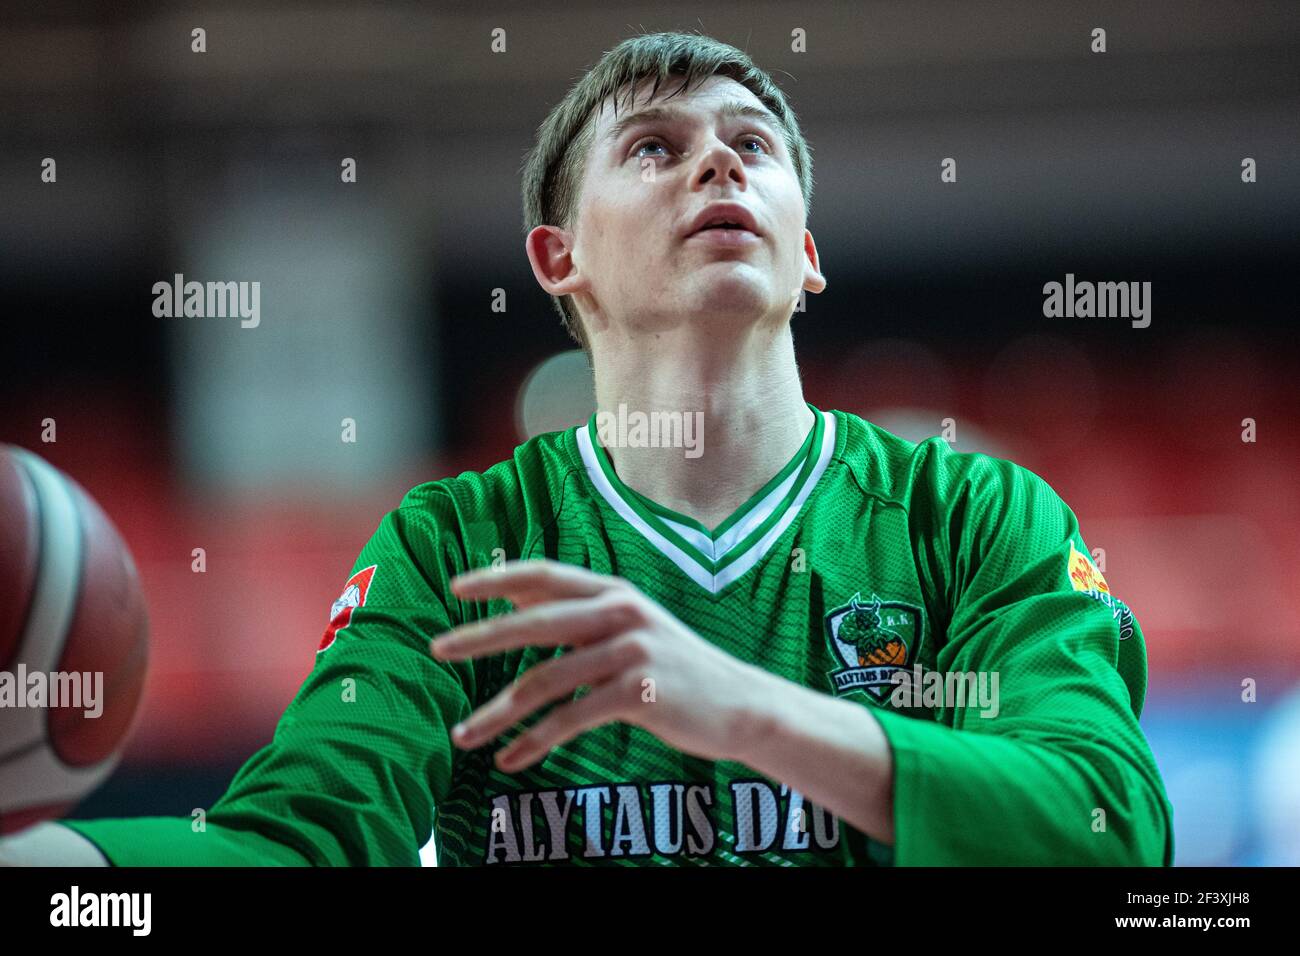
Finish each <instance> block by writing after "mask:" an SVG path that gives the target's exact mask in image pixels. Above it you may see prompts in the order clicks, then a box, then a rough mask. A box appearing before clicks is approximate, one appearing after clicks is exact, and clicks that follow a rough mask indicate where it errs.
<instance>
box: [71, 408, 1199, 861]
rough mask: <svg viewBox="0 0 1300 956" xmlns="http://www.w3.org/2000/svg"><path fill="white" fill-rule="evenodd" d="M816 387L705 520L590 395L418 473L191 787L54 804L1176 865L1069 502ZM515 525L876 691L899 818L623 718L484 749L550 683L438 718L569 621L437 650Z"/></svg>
mask: <svg viewBox="0 0 1300 956" xmlns="http://www.w3.org/2000/svg"><path fill="white" fill-rule="evenodd" d="M810 407H811V406H810ZM814 412H815V415H814V418H815V424H814V426H813V427H812V428H811V430H810V432H809V434H808V437H807V439H806V441H805V442H804V445H803V447H802V448H801V449H800V450H799V452H798V454H796V455H795V456H794V458H792V459H791V461H790V462H789V463H788V464H787V465H786V466H785V467H784V468H783V469H782V471H781V472H780V473H779V474H777V475H775V476H773V478H772V479H771V481H769V482H768V483H767V484H766V485H765V486H764V487H763V488H761V489H760V490H759V491H758V492H757V493H755V495H754V496H753V497H752V498H751V499H750V500H749V501H748V502H746V504H745V505H743V506H742V507H741V508H740V509H738V510H737V511H736V512H735V513H734V514H733V515H732V516H731V517H730V518H728V519H727V520H726V521H725V522H724V523H723V524H722V525H720V526H719V527H717V528H715V529H712V530H710V529H708V528H705V527H704V526H702V525H700V524H699V523H698V522H695V521H693V520H692V519H690V518H688V517H686V516H684V515H681V514H677V513H674V512H673V511H671V510H669V509H667V508H664V507H661V506H659V505H658V504H656V503H655V502H653V501H651V500H649V499H648V498H645V497H644V496H642V495H640V494H638V493H637V492H635V491H633V490H632V489H631V488H629V487H627V486H626V485H624V484H623V483H622V482H621V481H620V479H619V477H618V475H617V473H616V472H615V470H614V468H613V465H612V462H611V460H610V458H609V456H608V453H607V451H606V447H604V446H608V445H610V444H612V443H613V441H615V440H623V441H635V440H637V435H636V434H633V433H628V434H622V433H620V435H619V436H617V437H616V436H614V435H613V434H612V428H613V426H612V425H611V423H610V422H609V421H607V420H603V419H602V420H601V421H599V422H598V420H597V416H593V417H592V420H591V421H590V422H589V423H587V424H586V425H584V426H580V427H577V428H574V429H570V430H566V431H560V432H551V433H548V434H544V435H540V436H537V437H535V438H533V439H531V440H529V441H527V442H526V443H524V444H523V445H521V446H519V447H518V448H517V449H516V450H515V452H514V455H513V457H512V458H511V459H510V460H508V461H504V462H502V463H500V464H497V465H495V466H494V467H491V468H489V469H487V470H486V471H484V472H482V473H474V472H467V473H464V474H461V475H459V476H458V477H455V478H447V479H443V480H439V481H432V482H428V483H425V484H422V485H419V486H417V487H416V488H414V489H412V490H411V491H410V492H408V493H407V495H406V496H405V497H404V499H403V500H402V502H401V503H400V505H399V507H398V508H397V509H396V510H394V511H392V512H390V513H388V514H387V515H386V516H385V517H384V518H383V519H382V521H381V522H380V524H379V527H378V529H377V530H376V532H375V534H374V535H373V537H372V538H371V539H370V540H369V542H368V543H367V544H366V545H365V546H364V548H363V549H362V551H361V554H360V556H359V557H358V559H357V562H356V564H355V566H354V567H353V569H352V575H351V577H350V579H349V580H348V581H347V583H346V586H345V588H344V591H343V594H342V596H341V597H340V598H339V600H338V601H337V602H335V604H334V607H333V609H332V611H331V615H330V618H329V626H328V629H327V631H326V633H325V636H324V638H323V639H322V641H321V648H320V650H318V652H317V656H316V660H315V665H314V667H313V669H312V671H311V673H310V674H309V676H308V677H307V679H306V680H305V682H304V683H303V685H302V686H301V688H300V689H299V691H298V693H297V694H296V696H295V697H294V699H293V701H292V703H291V704H290V706H289V707H288V709H287V710H286V711H285V713H284V715H283V717H282V719H281V720H280V722H279V724H278V726H277V727H276V730H275V734H274V738H273V739H272V741H271V742H270V743H269V744H267V745H266V746H265V747H263V748H262V749H261V750H259V751H258V752H257V753H255V754H254V755H253V756H252V757H251V758H250V759H249V760H248V762H247V763H246V764H245V765H244V766H243V767H242V768H241V770H240V771H239V773H238V774H237V775H236V776H235V778H234V780H233V781H232V783H231V785H230V787H229V789H228V790H227V792H226V793H225V794H224V795H223V796H222V797H221V799H220V800H219V801H218V802H217V803H216V804H215V805H214V806H212V807H211V808H210V810H209V811H208V812H207V814H206V818H205V819H189V818H167V817H144V818H136V819H117V820H95V821H69V822H68V823H67V825H68V826H71V827H72V828H73V829H75V830H77V831H78V832H80V833H82V834H83V835H85V836H86V837H88V838H89V839H91V840H92V841H93V842H94V843H95V844H96V845H98V846H99V847H100V849H101V850H102V851H103V852H104V854H105V855H106V856H107V857H108V859H109V860H110V862H112V863H113V864H115V865H189V864H195V865H227V864H229V865H246V864H285V865H303V864H316V865H329V864H376V865H377V864H407V865H415V864H418V863H419V860H420V855H419V850H420V848H421V846H422V845H423V844H425V843H426V842H427V841H429V840H430V838H431V837H432V840H433V842H434V845H435V848H436V852H437V859H438V864H439V865H442V866H457V865H488V866H508V865H575V866H592V865H613V866H632V865H647V864H648V865H721V866H738V865H773V866H843V865H951V864H958V865H959V864H1138V865H1171V864H1172V861H1173V836H1172V809H1171V807H1170V805H1169V802H1168V799H1167V797H1166V794H1165V791H1164V787H1163V784H1162V781H1161V778H1160V774H1159V771H1158V770H1157V767H1156V764H1155V761H1154V759H1153V757H1152V754H1151V752H1150V749H1149V747H1148V745H1147V742H1146V740H1145V738H1144V736H1143V734H1142V731H1141V729H1140V727H1139V724H1138V719H1139V717H1140V715H1141V711H1142V704H1143V698H1144V695H1145V691H1146V651H1145V646H1144V642H1143V637H1142V632H1141V629H1140V627H1139V625H1138V623H1137V621H1136V619H1135V618H1134V616H1133V614H1132V612H1131V611H1130V610H1129V608H1128V607H1127V606H1126V605H1125V604H1124V602H1122V601H1120V600H1119V599H1118V598H1117V597H1115V596H1114V595H1112V594H1111V592H1110V589H1109V587H1108V586H1107V584H1106V582H1105V579H1104V577H1103V576H1102V574H1101V573H1100V571H1099V570H1098V569H1097V567H1096V566H1095V565H1094V563H1093V561H1092V560H1091V558H1090V556H1089V552H1088V550H1087V547H1086V545H1085V544H1084V541H1083V539H1082V537H1081V536H1080V532H1079V528H1078V524H1077V521H1076V519H1075V516H1074V514H1073V513H1072V512H1071V511H1070V509H1069V508H1068V507H1067V506H1066V505H1065V504H1064V503H1063V502H1062V501H1061V499H1060V498H1059V497H1058V496H1057V495H1056V494H1055V493H1054V492H1053V491H1052V489H1051V488H1050V487H1049V486H1048V485H1047V484H1046V483H1045V482H1044V481H1043V480H1042V479H1040V478H1039V477H1037V476H1036V475H1034V474H1033V473H1032V472H1030V471H1028V470H1026V469H1024V468H1021V467H1019V466H1017V465H1015V464H1013V463H1011V462H1008V461H1003V460H999V459H994V458H991V457H988V456H984V455H980V454H962V453H956V452H954V451H952V450H951V449H950V448H949V447H948V445H946V444H945V443H944V442H943V441H941V440H939V439H937V438H936V439H930V440H928V441H925V442H921V443H919V444H915V443H912V442H908V441H905V440H903V439H901V438H899V437H897V436H895V435H892V434H890V433H889V432H887V431H885V430H884V429H882V428H880V427H878V426H876V425H873V424H871V423H869V422H867V421H864V420H863V419H861V418H859V417H857V416H855V415H852V414H848V413H845V412H842V411H832V412H821V411H817V410H816V409H814ZM642 424H644V423H642ZM623 425H625V423H621V425H620V427H622V426H623ZM606 429H611V431H610V433H609V434H606V432H605V430H606ZM624 431H626V429H625V428H624ZM629 435H630V436H631V437H628V436H629ZM640 440H648V439H647V436H646V435H644V434H642V435H640ZM520 557H522V558H540V557H545V558H551V559H555V560H558V561H563V562H567V563H571V564H575V565H581V566H584V567H588V568H591V569H593V570H594V571H597V572H600V573H603V574H611V575H618V576H621V577H623V578H625V579H627V580H628V581H630V582H631V583H633V584H634V585H636V586H637V587H638V588H640V589H641V590H642V591H644V592H645V593H646V594H647V595H649V596H650V597H651V598H653V599H654V600H655V601H657V602H658V603H660V604H661V605H663V606H664V607H665V608H667V609H668V610H669V611H671V612H672V613H673V614H674V615H676V616H677V617H678V618H679V619H680V620H681V621H682V622H684V623H685V624H686V625H687V626H689V627H690V628H691V629H692V630H694V631H695V632H696V633H697V634H699V635H700V636H701V637H703V638H704V639H705V640H708V641H711V642H713V643H714V644H715V645H717V646H718V647H719V648H721V649H723V650H725V651H726V652H728V653H730V654H732V655H734V656H736V657H738V658H740V659H742V660H744V661H747V662H750V663H752V664H754V665H756V666H758V667H761V668H763V669H765V670H767V671H769V672H771V673H773V674H776V675H778V676H780V677H781V678H784V679H785V680H787V681H790V682H791V683H792V684H795V685H801V686H803V687H808V688H812V689H814V690H816V691H819V692H821V693H825V694H829V695H835V696H837V697H841V698H843V699H845V700H848V701H853V702H855V703H856V704H858V705H860V706H862V707H865V708H867V709H868V710H869V711H870V712H871V713H872V714H873V715H874V717H875V718H876V719H877V720H878V721H879V723H880V726H881V727H882V728H883V731H884V734H885V736H886V738H887V739H888V742H889V746H890V748H891V750H892V754H893V767H894V782H893V788H894V789H893V808H894V820H895V834H894V842H893V844H892V845H886V844H883V843H881V842H878V841H876V840H873V839H871V838H869V837H868V836H867V835H866V834H864V833H862V832H861V831H858V830H856V829H855V828H853V827H852V826H850V825H848V824H846V823H844V822H843V821H842V820H840V819H838V818H836V817H834V816H833V815H831V814H830V813H828V812H827V811H825V810H823V809H822V808H820V807H818V806H816V805H814V804H813V803H811V802H810V801H808V800H805V799H804V798H803V796H802V795H801V794H800V793H799V792H798V789H797V781H796V782H793V783H794V784H796V785H794V786H792V785H791V782H788V781H779V780H772V779H768V778H766V777H764V776H763V775H761V774H759V773H757V772H755V771H754V770H752V769H751V768H749V767H746V766H745V765H743V764H741V763H739V762H737V761H729V760H721V761H714V760H706V759H702V758H699V757H695V756H692V755H690V754H687V753H684V752H682V751H680V750H677V749H675V748H673V747H671V746H669V745H668V744H665V743H663V742H662V741H660V740H659V739H657V738H656V737H655V736H653V735H652V734H651V733H649V732H647V731H644V730H642V729H641V728H639V727H635V726H631V725H628V724H625V723H621V722H615V723H611V724H607V725H605V726H602V727H597V728H593V729H590V730H587V731H585V732H583V733H582V734H580V735H579V736H577V737H575V738H574V739H573V740H571V741H570V742H568V743H566V744H564V745H562V746H560V747H557V748H555V749H554V750H553V751H552V752H551V753H550V754H549V755H548V756H547V757H546V758H545V759H544V760H542V761H541V762H539V763H537V764H534V765H533V766H532V767H530V768H527V769H525V770H522V771H519V772H516V773H505V772H502V771H501V770H499V769H497V768H496V766H495V765H494V762H493V759H492V758H493V754H494V753H495V752H496V750H498V749H499V748H500V747H502V746H504V745H505V743H506V742H507V741H508V740H509V739H511V738H512V737H513V736H514V735H515V734H517V733H519V732H522V731H523V730H524V729H526V728H527V727H528V726H531V724H532V723H533V722H535V720H537V719H540V717H541V716H543V715H544V714H545V713H546V712H547V711H548V710H549V708H547V709H544V710H543V711H541V712H540V713H539V714H537V715H534V716H532V717H530V718H529V719H527V720H525V721H524V722H522V723H521V724H519V725H517V726H516V727H514V728H512V730H511V731H510V732H509V733H507V734H505V735H504V736H503V737H502V738H499V739H498V740H497V741H494V742H493V743H492V744H490V745H486V746H484V747H481V748H479V749H477V750H474V751H464V750H461V749H459V748H457V747H455V746H454V745H453V744H452V743H451V741H450V729H451V727H452V726H453V725H455V724H456V723H458V722H459V721H461V720H463V719H464V718H466V717H468V716H469V715H470V714H471V713H472V712H473V711H474V710H475V709H476V708H477V707H478V706H480V705H482V704H484V703H486V702H487V701H488V700H490V699H491V698H492V697H493V696H495V695H496V694H497V693H498V692H499V691H500V690H502V689H503V688H505V687H507V686H509V684H510V683H511V682H512V681H514V680H515V679H516V678H518V677H519V676H520V675H521V674H523V673H524V671H526V670H527V669H528V668H530V667H532V666H533V665H534V664H536V663H538V662H539V661H542V660H544V659H547V658H548V657H551V656H554V655H558V654H562V653H565V650H564V648H536V647H529V648H526V649H523V650H518V651H513V652H508V653H503V654H497V655H494V656H491V657H484V658H480V659H476V660H473V661H467V662H451V663H449V662H444V661H438V660H435V659H434V658H433V657H432V656H431V655H430V652H429V640H430V638H432V637H433V636H435V635H437V634H438V633H440V632H442V631H445V630H447V629H448V628H450V627H453V626H456V625H458V624H461V623H463V622H467V621H472V620H476V619H479V618H482V617H484V616H491V615H495V614H501V613H508V612H509V611H510V605H509V604H508V603H507V602H505V601H490V602H486V603H474V602H465V601H461V600H459V599H458V598H456V597H455V596H454V595H453V594H452V592H451V589H450V587H449V582H450V580H451V578H453V577H454V576H455V575H457V574H458V573H461V572H463V571H466V570H469V569H472V568H477V567H485V566H491V565H492V564H493V563H494V562H499V561H501V560H504V559H511V558H520ZM670 691H671V689H670V688H665V689H660V691H659V692H660V693H668V692H670Z"/></svg>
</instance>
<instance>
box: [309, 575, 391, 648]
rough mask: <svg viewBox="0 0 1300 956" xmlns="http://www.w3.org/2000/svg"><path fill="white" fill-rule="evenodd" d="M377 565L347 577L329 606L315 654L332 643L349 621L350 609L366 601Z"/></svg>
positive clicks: (350, 617) (350, 618) (350, 619)
mask: <svg viewBox="0 0 1300 956" xmlns="http://www.w3.org/2000/svg"><path fill="white" fill-rule="evenodd" d="M377 567H379V565H377V564H372V565H371V566H370V567H368V568H362V569H361V570H360V571H358V572H357V573H356V574H354V575H352V577H350V578H348V583H347V584H345V585H343V593H342V594H340V595H339V598H338V600H337V601H335V602H334V606H333V607H331V608H330V623H329V627H327V628H325V635H324V636H323V637H322V638H321V639H320V647H318V648H317V649H316V653H317V654H319V653H320V652H321V651H323V650H325V648H327V647H329V646H330V645H331V644H333V643H334V638H336V637H337V636H338V633H339V631H341V630H343V628H345V627H347V626H348V624H350V623H351V621H352V609H353V608H358V607H361V606H362V605H364V604H365V603H366V594H367V593H368V592H369V591H370V582H371V581H373V580H374V577H375V568H377Z"/></svg>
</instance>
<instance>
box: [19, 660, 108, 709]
mask: <svg viewBox="0 0 1300 956" xmlns="http://www.w3.org/2000/svg"><path fill="white" fill-rule="evenodd" d="M0 707H15V708H17V707H33V708H36V707H70V708H73V709H77V708H80V709H81V710H82V711H83V713H84V715H85V716H86V717H88V718H90V719H91V720H94V719H95V718H97V717H99V716H100V715H101V714H103V713H104V672H103V671H50V672H49V673H46V672H45V671H31V672H30V673H28V671H27V665H26V664H23V663H19V665H18V669H17V670H16V671H0Z"/></svg>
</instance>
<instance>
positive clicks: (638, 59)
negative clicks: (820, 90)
mask: <svg viewBox="0 0 1300 956" xmlns="http://www.w3.org/2000/svg"><path fill="white" fill-rule="evenodd" d="M677 75H680V76H683V77H684V79H683V81H682V84H681V86H679V87H678V88H677V89H676V90H674V91H673V92H672V93H670V94H669V97H668V98H671V97H672V96H676V95H678V94H679V93H683V92H686V91H687V90H689V89H690V88H691V87H692V86H693V85H698V84H699V83H703V82H704V81H705V80H706V79H708V78H710V77H712V76H725V77H729V78H730V79H733V80H735V81H736V82H737V83H739V84H740V85H741V86H744V87H745V88H746V89H748V90H749V91H750V92H751V93H753V94H754V95H755V96H756V97H757V98H758V99H759V100H760V101H761V102H762V103H763V105H764V106H766V107H767V108H768V109H769V110H771V111H772V113H773V115H775V117H776V119H777V122H778V123H779V124H780V126H781V133H782V136H783V137H784V139H785V145H786V149H787V150H788V151H789V153H790V158H791V161H792V164H793V166H794V171H795V174H796V175H797V176H798V177H799V185H800V187H801V189H802V191H803V201H804V208H805V210H810V209H811V208H812V191H813V176H812V155H811V154H812V151H811V149H810V148H809V146H808V143H807V142H806V141H805V140H804V138H803V134H802V133H801V132H800V131H799V121H798V120H797V119H796V118H795V115H794V111H793V110H792V109H791V108H790V106H789V104H788V103H787V102H786V99H785V95H784V94H783V93H782V92H781V89H780V87H778V86H777V85H776V84H775V83H774V82H773V81H772V78H771V77H770V76H769V75H768V74H767V73H766V72H764V71H763V70H761V69H759V68H758V67H757V66H755V65H754V63H753V61H752V60H751V59H750V58H749V55H748V54H747V53H745V52H744V51H742V50H738V49H736V48H735V47H734V46H731V45H730V44H727V43H723V42H721V41H720V40H715V39H713V38H712V37H707V36H703V35H700V34H694V33H648V34H643V35H641V36H635V37H629V38H628V39H626V40H623V41H622V42H621V43H619V44H618V45H617V46H616V47H614V48H613V49H612V50H609V51H607V52H606V53H605V54H604V55H603V56H602V57H601V58H600V61H599V62H598V63H597V64H596V65H595V66H594V67H592V68H591V69H590V70H588V71H587V72H586V73H585V74H584V75H583V76H582V78H581V79H579V80H578V82H577V83H575V84H574V85H573V87H572V88H571V89H570V90H569V92H568V93H567V94H566V95H565V97H564V99H563V100H561V101H560V102H559V103H558V104H557V105H556V106H555V107H554V108H553V109H552V110H551V112H550V113H549V114H548V115H547V117H546V119H545V121H544V122H543V123H542V125H541V126H539V127H538V129H537V139H536V141H535V142H534V144H533V147H532V149H531V150H529V152H528V156H527V158H526V159H525V160H524V167H523V200H524V234H525V235H527V234H528V233H529V232H531V231H532V230H533V229H534V228H535V227H537V226H540V225H543V224H547V225H552V226H560V227H561V228H565V229H568V228H570V226H571V223H572V220H573V216H574V214H575V212H576V211H577V204H578V194H579V192H580V191H581V188H582V177H583V173H584V171H585V170H586V161H587V154H588V152H589V151H590V147H591V139H592V131H593V126H594V123H593V119H592V115H593V112H594V110H595V108H596V107H598V106H599V105H600V104H602V103H604V102H605V100H606V98H608V97H610V96H613V97H614V102H613V106H614V113H615V115H617V114H618V93H619V91H620V90H622V89H623V88H624V87H625V86H627V87H628V90H627V98H628V108H629V109H631V108H632V106H633V102H632V101H633V97H634V95H635V92H636V89H637V87H638V86H640V84H641V83H642V82H643V81H644V80H647V79H649V78H651V77H653V78H654V85H653V87H652V88H651V90H650V97H649V99H650V100H653V99H654V97H655V94H656V93H657V92H658V91H659V88H660V86H661V85H662V84H663V82H664V81H665V80H667V79H668V77H669V76H677ZM551 302H552V304H553V305H554V306H555V308H556V310H557V311H558V312H559V313H560V322H561V323H562V325H563V326H564V328H565V330H566V331H567V332H568V333H569V335H571V336H572V337H573V339H574V340H575V341H576V342H577V343H578V344H579V345H581V346H582V347H583V349H584V350H586V351H588V352H590V347H589V345H588V342H587V337H586V333H585V332H584V331H583V329H582V324H581V322H580V321H579V319H578V315H577V310H576V309H575V308H574V305H573V302H572V296H568V295H564V296H552V297H551Z"/></svg>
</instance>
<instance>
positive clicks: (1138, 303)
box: [1043, 272, 1151, 329]
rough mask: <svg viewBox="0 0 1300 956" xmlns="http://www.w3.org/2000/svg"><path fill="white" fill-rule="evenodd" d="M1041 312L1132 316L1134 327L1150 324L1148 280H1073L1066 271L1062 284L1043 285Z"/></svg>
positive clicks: (1049, 314) (1053, 316) (1084, 316)
mask: <svg viewBox="0 0 1300 956" xmlns="http://www.w3.org/2000/svg"><path fill="white" fill-rule="evenodd" d="M1043 315H1045V316H1047V318H1049V319H1062V318H1065V319H1093V318H1097V319H1108V318H1121V319H1132V320H1133V321H1132V326H1133V328H1135V329H1145V328H1146V327H1147V326H1149V325H1150V324H1151V283H1150V282H1087V281H1085V282H1075V281H1074V273H1073V272H1067V273H1066V274H1065V282H1064V284H1062V283H1060V282H1049V283H1047V284H1046V285H1044V286H1043Z"/></svg>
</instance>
